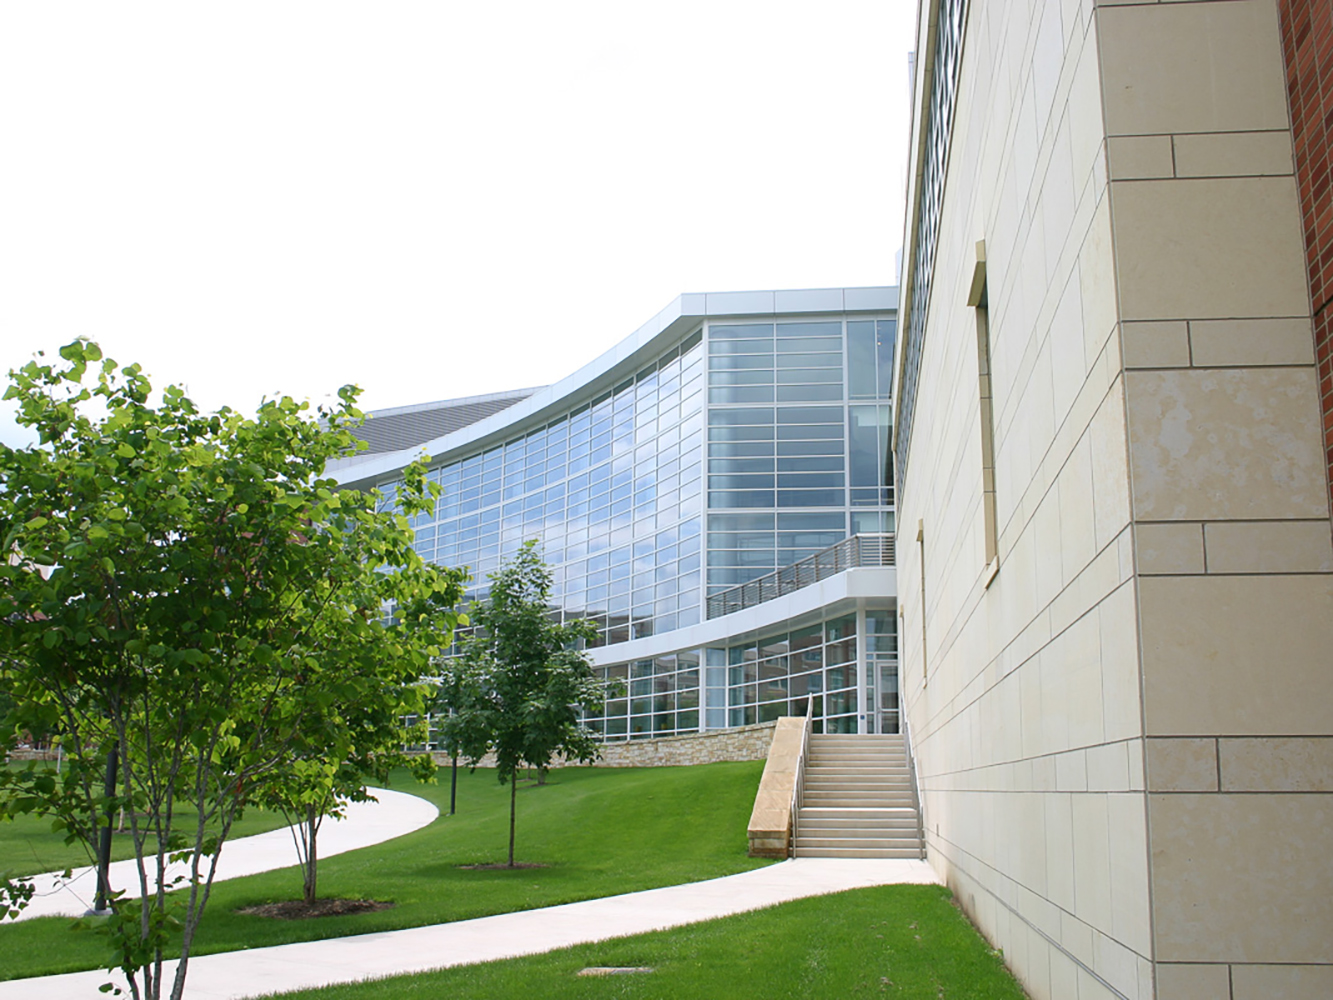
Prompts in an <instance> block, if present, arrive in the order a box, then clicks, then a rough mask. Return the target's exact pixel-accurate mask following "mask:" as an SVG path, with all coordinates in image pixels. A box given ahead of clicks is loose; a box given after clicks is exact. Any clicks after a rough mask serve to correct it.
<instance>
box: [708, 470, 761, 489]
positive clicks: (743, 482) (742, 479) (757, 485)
mask: <svg viewBox="0 0 1333 1000" xmlns="http://www.w3.org/2000/svg"><path fill="white" fill-rule="evenodd" d="M773 485H774V484H773V474H772V473H769V474H767V475H763V474H753V475H727V476H709V477H708V488H709V489H710V490H745V489H750V490H771V489H772V488H773Z"/></svg>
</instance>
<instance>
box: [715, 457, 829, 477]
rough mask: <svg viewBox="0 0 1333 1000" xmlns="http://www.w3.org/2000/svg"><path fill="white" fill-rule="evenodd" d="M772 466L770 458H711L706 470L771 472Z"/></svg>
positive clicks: (772, 462) (719, 471)
mask: <svg viewBox="0 0 1333 1000" xmlns="http://www.w3.org/2000/svg"><path fill="white" fill-rule="evenodd" d="M805 461H809V459H806V460H805ZM773 468H774V459H772V458H712V459H709V461H708V471H709V472H715V473H725V472H772V471H773Z"/></svg>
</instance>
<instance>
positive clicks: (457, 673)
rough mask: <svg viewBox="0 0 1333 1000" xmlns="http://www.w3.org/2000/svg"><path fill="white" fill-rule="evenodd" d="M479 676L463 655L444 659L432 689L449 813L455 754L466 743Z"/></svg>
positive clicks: (454, 802) (453, 802) (454, 791)
mask: <svg viewBox="0 0 1333 1000" xmlns="http://www.w3.org/2000/svg"><path fill="white" fill-rule="evenodd" d="M482 693H483V692H482V688H481V683H480V677H479V676H478V674H477V672H476V671H474V670H472V669H470V668H469V665H468V662H467V661H466V660H465V659H463V658H462V657H458V656H454V657H449V658H447V659H445V660H443V661H442V662H441V663H440V667H439V682H438V684H437V686H436V689H435V703H434V711H435V727H436V731H437V732H438V734H439V736H438V740H437V745H438V746H439V747H440V749H442V750H443V751H444V752H445V753H447V754H448V755H449V815H450V816H452V815H453V814H454V813H455V812H456V811H457V808H458V758H459V756H460V755H461V754H462V753H463V752H464V751H465V749H466V748H467V746H468V731H467V727H468V724H469V720H470V719H471V713H472V711H473V709H475V708H476V707H477V706H478V704H479V702H480V700H481V697H482Z"/></svg>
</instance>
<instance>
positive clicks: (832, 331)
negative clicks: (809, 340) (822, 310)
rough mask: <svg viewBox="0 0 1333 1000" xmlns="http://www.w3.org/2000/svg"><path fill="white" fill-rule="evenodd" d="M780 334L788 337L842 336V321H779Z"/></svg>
mask: <svg viewBox="0 0 1333 1000" xmlns="http://www.w3.org/2000/svg"><path fill="white" fill-rule="evenodd" d="M778 336H779V337H781V338H783V339H786V338H788V337H841V336H842V323H841V321H825V322H822V323H779V324H778Z"/></svg>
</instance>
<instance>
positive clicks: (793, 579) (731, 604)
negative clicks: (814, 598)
mask: <svg viewBox="0 0 1333 1000" xmlns="http://www.w3.org/2000/svg"><path fill="white" fill-rule="evenodd" d="M893 538H894V536H893V535H879V534H875V535H853V536H852V537H851V538H845V539H843V540H842V541H841V542H838V543H837V544H836V545H830V546H829V547H828V548H826V549H824V550H823V551H822V552H816V553H815V554H814V555H812V556H807V557H806V558H804V559H802V560H801V561H800V562H794V563H792V564H791V565H790V566H784V567H782V569H780V570H777V571H776V572H773V573H769V574H768V575H767V576H761V577H760V578H759V579H757V580H751V581H750V582H749V583H742V584H740V585H739V586H735V587H732V588H730V589H729V590H724V591H722V592H721V593H718V594H714V595H713V596H712V597H710V598H708V617H709V618H720V617H722V616H723V615H729V614H731V613H732V612H734V611H743V610H744V609H745V608H753V607H754V606H755V605H758V604H763V603H764V602H765V601H771V600H773V598H775V597H781V596H782V595H783V594H790V593H791V592H792V591H795V590H800V589H801V588H802V587H808V586H810V584H812V583H818V582H819V581H820V580H827V579H828V578H829V577H831V576H834V575H836V574H838V573H841V572H843V571H844V570H849V569H858V568H860V567H862V566H892V565H893Z"/></svg>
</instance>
